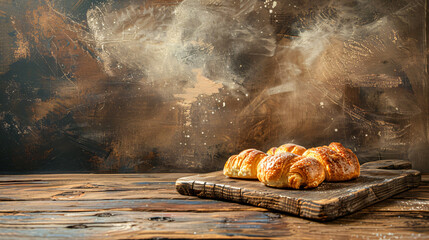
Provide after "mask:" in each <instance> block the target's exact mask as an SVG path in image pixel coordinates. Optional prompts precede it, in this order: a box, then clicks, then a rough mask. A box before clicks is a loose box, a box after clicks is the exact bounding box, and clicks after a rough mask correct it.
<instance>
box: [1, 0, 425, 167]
mask: <svg viewBox="0 0 429 240" xmlns="http://www.w3.org/2000/svg"><path fill="white" fill-rule="evenodd" d="M425 4H426V3H425V1H423V0H413V1H405V0H377V1H369V0H356V1H350V2H348V3H344V1H333V0H330V1H328V0H323V1H317V3H315V2H314V1H292V0H290V1H272V0H266V1H261V0H236V1H226V0H183V1H173V0H164V1H161V0H147V1H131V0H130V1H101V0H98V1H90V0H74V1H65V0H39V1H21V2H16V1H2V2H1V3H0V25H1V29H2V30H1V32H0V39H1V43H0V144H1V147H0V154H1V155H0V164H1V166H2V167H1V169H0V171H14V172H17V171H94V172H146V171H212V170H218V169H220V168H222V166H223V163H224V162H225V161H226V159H227V158H228V156H229V155H231V154H235V153H237V152H239V151H240V150H242V149H244V148H250V147H253V148H258V149H261V150H267V149H268V148H269V147H271V146H277V145H280V144H283V143H285V142H295V143H298V144H301V145H304V146H307V147H310V146H316V145H321V144H327V143H329V142H330V141H340V142H343V143H344V144H345V145H347V146H348V147H350V148H352V149H353V150H354V151H355V152H356V153H357V154H358V156H359V158H360V160H361V162H366V161H371V160H377V159H380V158H408V159H410V160H412V161H413V163H414V165H415V167H417V168H420V169H423V168H424V167H425V166H426V165H427V164H425V161H426V159H427V157H428V156H429V152H428V151H429V150H428V149H429V148H428V141H427V140H428V136H429V132H428V109H429V108H428V106H429V97H428V94H427V92H428V82H427V71H426V69H427V61H426V55H425V52H426V51H427V50H426V42H425V41H426V36H425V34H426V29H425V27H426V19H425V11H426V10H425V6H426V5H425Z"/></svg>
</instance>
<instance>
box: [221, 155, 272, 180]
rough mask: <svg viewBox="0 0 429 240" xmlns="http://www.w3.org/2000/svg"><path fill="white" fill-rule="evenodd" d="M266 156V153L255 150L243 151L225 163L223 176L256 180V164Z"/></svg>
mask: <svg viewBox="0 0 429 240" xmlns="http://www.w3.org/2000/svg"><path fill="white" fill-rule="evenodd" d="M266 156H267V154H266V153H264V152H262V151H259V150H256V149H247V150H244V151H242V152H241V153H239V154H238V155H233V156H231V157H230V158H229V159H228V161H226V163H225V167H224V168H223V174H224V175H225V176H228V177H234V178H247V179H257V178H258V177H257V167H258V164H259V162H260V161H261V160H262V159H263V158H264V157H266Z"/></svg>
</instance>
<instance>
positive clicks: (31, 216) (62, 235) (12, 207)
mask: <svg viewBox="0 0 429 240" xmlns="http://www.w3.org/2000/svg"><path fill="white" fill-rule="evenodd" d="M190 175H193V174H179V173H177V174H176V173H174V174H171V173H169V174H114V175H112V174H46V175H0V239H28V238H32V239H34V238H36V239H141V238H145V239H147V238H153V239H164V238H170V239H183V238H190V239H194V238H200V239H201V238H212V239H213V238H219V239H227V238H241V239H242V238H246V239H251V238H254V239H267V238H277V239H284V238H289V239H314V238H315V237H317V238H321V239H349V238H352V239H427V238H429V221H428V218H429V174H423V175H422V182H421V184H420V186H419V187H417V188H414V189H411V190H409V191H406V192H403V193H401V194H398V195H395V196H393V197H392V198H389V199H387V200H384V201H382V202H380V203H377V204H375V205H371V206H369V207H366V208H364V209H362V210H360V211H358V212H356V213H353V214H351V215H348V216H345V217H342V218H340V219H337V220H334V221H330V222H325V223H322V222H317V221H311V220H306V219H302V218H298V217H294V216H291V215H288V214H282V213H279V212H270V211H268V210H266V209H264V208H257V207H253V206H250V205H242V204H237V203H231V202H223V201H216V200H210V199H200V198H196V197H191V196H184V195H180V194H178V193H177V192H176V189H175V181H176V179H178V178H181V177H186V176H190Z"/></svg>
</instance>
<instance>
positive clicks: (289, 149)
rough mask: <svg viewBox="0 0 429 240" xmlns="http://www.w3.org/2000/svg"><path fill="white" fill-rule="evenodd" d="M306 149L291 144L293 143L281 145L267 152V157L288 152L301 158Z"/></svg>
mask: <svg viewBox="0 0 429 240" xmlns="http://www.w3.org/2000/svg"><path fill="white" fill-rule="evenodd" d="M306 150H307V149H306V148H305V147H303V146H300V145H297V144H293V143H286V144H283V145H281V146H280V147H272V148H270V150H268V152H267V154H268V155H276V154H279V153H282V152H290V153H294V154H296V155H299V156H301V155H302V154H303V153H304V152H305V151H306Z"/></svg>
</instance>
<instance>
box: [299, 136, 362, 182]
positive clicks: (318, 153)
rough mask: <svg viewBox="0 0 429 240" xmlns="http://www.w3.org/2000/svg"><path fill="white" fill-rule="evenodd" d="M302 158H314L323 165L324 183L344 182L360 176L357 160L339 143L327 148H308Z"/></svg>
mask: <svg viewBox="0 0 429 240" xmlns="http://www.w3.org/2000/svg"><path fill="white" fill-rule="evenodd" d="M303 156H305V157H312V158H315V159H317V160H318V161H319V162H320V163H322V164H323V165H324V168H325V175H326V181H331V182H338V181H346V180H351V179H354V178H357V177H359V175H360V164H359V160H358V158H357V157H356V155H355V154H354V153H353V152H352V151H351V150H350V149H348V148H345V147H344V146H343V145H342V144H341V143H337V142H333V143H331V144H329V146H322V147H316V148H310V149H308V150H307V151H305V153H304V154H303Z"/></svg>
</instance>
